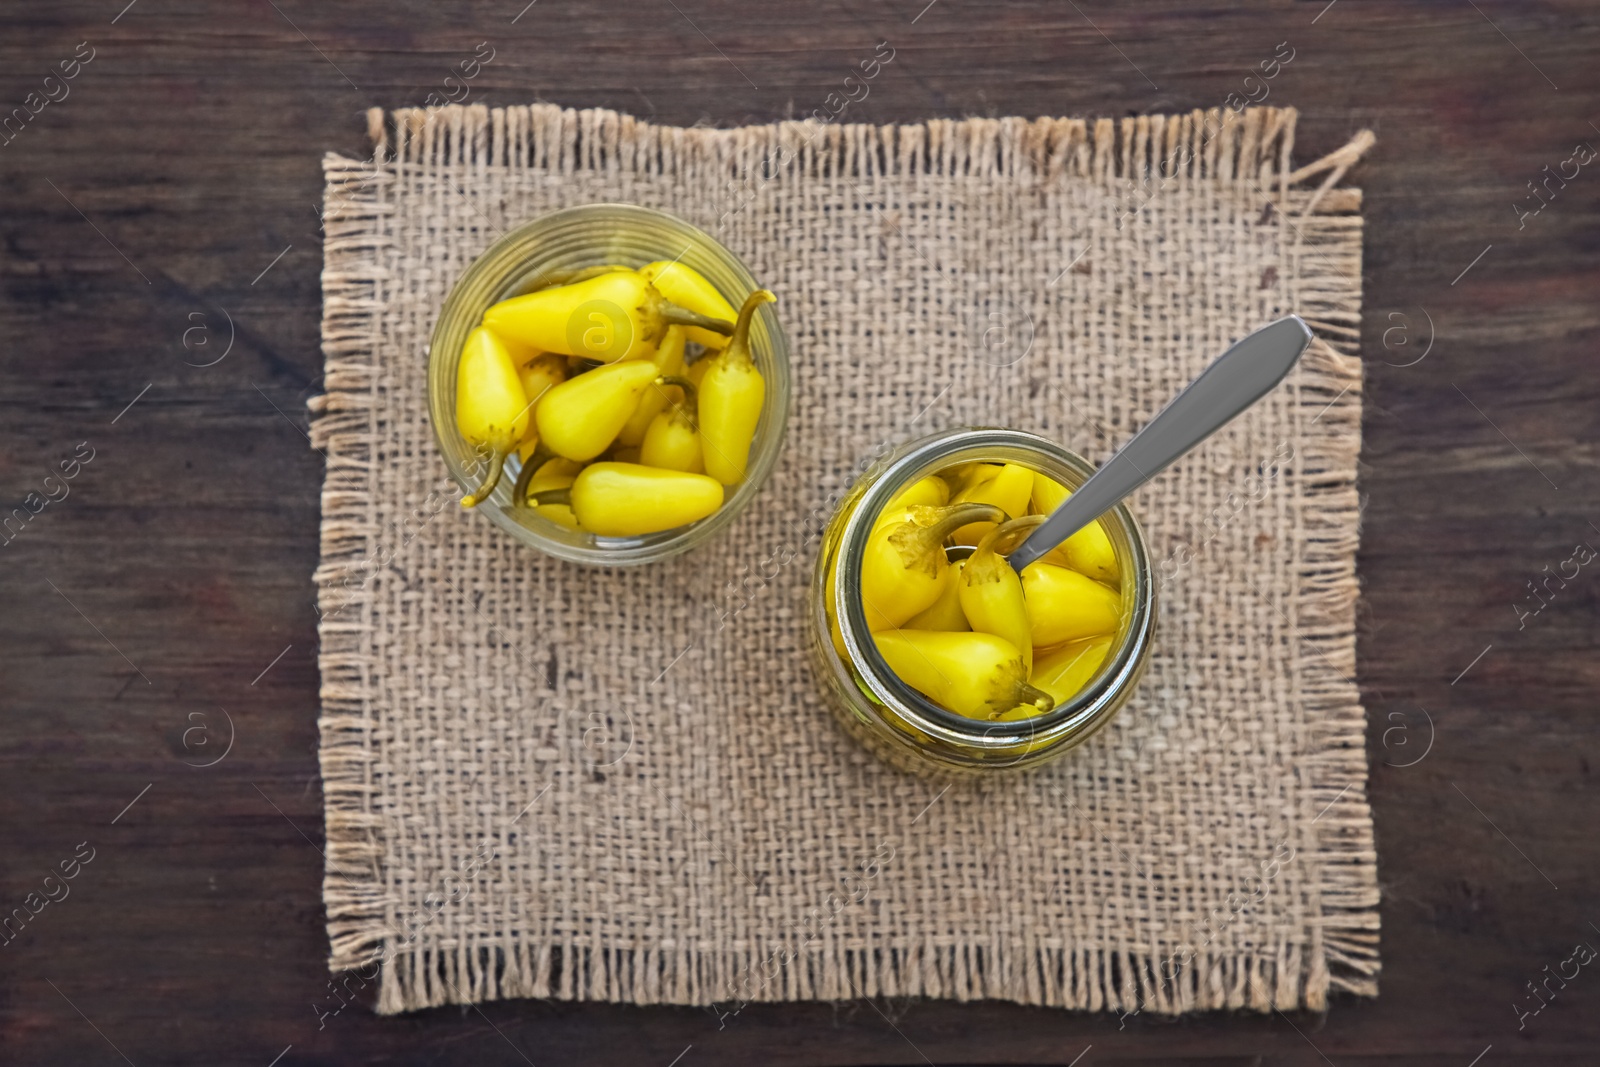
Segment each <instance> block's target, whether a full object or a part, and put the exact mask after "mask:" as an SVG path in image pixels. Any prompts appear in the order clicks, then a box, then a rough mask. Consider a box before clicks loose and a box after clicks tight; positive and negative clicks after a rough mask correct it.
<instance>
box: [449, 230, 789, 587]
mask: <svg viewBox="0 0 1600 1067" xmlns="http://www.w3.org/2000/svg"><path fill="white" fill-rule="evenodd" d="M663 259H665V260H676V261H678V262H680V263H683V264H684V265H686V266H689V267H692V268H694V269H695V270H697V271H699V272H700V273H701V274H703V275H704V276H705V277H706V279H707V280H709V281H710V282H711V284H712V285H714V286H716V287H717V289H718V290H719V291H720V292H721V293H722V295H723V296H724V297H726V298H727V300H728V302H729V303H730V304H732V305H733V306H734V307H735V308H737V307H738V306H739V305H740V304H741V303H743V301H744V298H745V297H746V296H747V295H748V294H749V293H750V292H752V291H753V290H755V289H759V288H760V285H758V284H757V282H756V279H755V278H754V277H753V276H752V275H751V273H750V271H749V269H748V268H746V267H745V265H744V264H743V263H742V262H740V261H739V259H738V258H737V257H736V256H734V254H733V253H731V252H729V251H728V250H727V249H726V248H724V247H723V246H722V245H721V244H719V243H718V242H717V241H715V240H714V239H712V238H711V237H710V236H709V235H708V234H706V233H705V232H704V231H702V230H700V229H698V228H696V227H694V226H691V225H689V224H688V223H686V222H684V221H682V220H681V219H677V218H674V217H673V216H671V215H668V214H666V213H664V212H660V211H654V210H651V209H650V208H643V207H636V206H634V205H631V204H585V205H583V206H581V207H573V208H567V209H565V210H562V211H555V212H552V213H550V214H548V215H543V216H540V217H539V218H536V219H534V220H532V221H531V222H527V223H524V224H523V225H521V226H519V227H517V228H516V229H515V230H513V231H511V232H510V233H508V234H507V235H506V236H504V237H502V238H501V239H500V240H499V241H496V242H495V243H494V244H493V245H492V246H491V247H490V248H489V250H488V251H486V252H484V253H483V255H481V256H479V257H478V259H477V261H476V262H474V263H473V264H472V266H471V267H468V268H467V271H466V273H465V274H463V275H462V276H461V278H460V280H458V281H457V282H456V284H455V287H454V288H453V289H451V290H450V295H449V296H448V297H447V298H446V299H445V302H444V307H443V308H442V309H441V310H440V312H439V319H438V322H437V323H435V325H434V328H433V337H432V339H431V341H430V342H429V345H428V411H429V417H430V418H431V419H432V421H433V435H434V439H435V440H436V441H437V442H438V444H439V451H440V453H442V454H443V456H444V461H445V466H447V467H448V468H449V470H450V476H451V477H452V478H454V479H455V481H456V484H458V485H460V486H461V487H462V491H463V493H466V492H471V491H472V490H473V489H475V488H476V487H477V481H478V476H479V474H480V473H481V472H482V470H483V467H482V462H483V461H482V460H481V459H480V458H479V456H478V454H477V452H476V451H474V449H473V447H472V446H471V445H470V444H468V443H467V441H466V439H465V438H463V437H462V436H461V434H460V432H458V431H457V429H456V419H455V409H456V365H457V363H458V362H459V361H460V359H461V348H462V346H463V345H464V344H465V343H466V340H467V334H468V333H470V332H471V331H472V329H473V327H475V326H477V325H478V324H479V323H480V322H481V321H482V319H483V313H484V311H486V310H487V309H488V308H489V306H490V305H492V304H496V303H498V302H500V301H501V300H505V299H507V298H508V297H511V296H513V295H516V294H517V293H519V292H521V291H525V289H524V287H526V286H528V285H530V283H532V282H533V281H534V280H535V279H537V278H539V277H541V276H543V275H546V274H554V273H555V272H558V271H570V270H576V269H578V268H581V267H588V266H594V265H597V264H601V263H621V264H625V265H627V266H630V267H642V266H644V265H645V264H646V263H651V262H654V261H656V260H663ZM750 353H751V355H752V357H753V358H754V359H755V363H756V366H757V367H758V368H759V369H760V371H761V374H762V377H764V378H765V379H766V385H767V388H766V399H765V400H764V401H763V402H762V407H761V421H760V423H759V424H758V425H757V427H756V435H755V439H754V441H752V442H751V445H750V458H749V462H748V465H747V467H746V475H745V479H744V481H742V482H740V483H739V484H738V485H737V486H731V487H729V492H728V496H727V499H725V500H724V501H723V504H722V507H720V508H718V509H717V511H716V512H715V513H714V514H712V515H709V516H707V517H706V518H704V519H701V520H700V521H699V522H696V523H692V524H690V525H688V526H682V527H679V528H677V529H675V530H663V531H662V532H660V533H653V534H645V535H642V536H638V537H598V536H596V535H594V534H591V533H587V532H585V531H582V530H574V529H571V528H569V527H566V526H562V525H560V524H559V523H555V522H552V521H551V520H549V519H547V518H545V517H544V516H542V515H540V514H538V513H537V512H536V511H534V510H533V509H532V508H521V507H515V506H513V504H512V499H511V490H512V487H513V486H514V485H515V484H516V481H517V476H518V474H519V473H520V472H521V469H522V464H521V461H520V460H519V459H518V458H517V456H516V454H515V453H513V454H512V455H511V456H510V457H509V458H508V459H507V460H506V466H505V473H504V474H503V475H502V476H501V479H500V484H499V485H498V486H496V488H495V491H494V492H493V493H492V494H490V496H489V498H488V499H486V500H484V501H483V502H481V503H480V504H478V506H477V507H476V508H474V509H473V510H474V511H477V512H479V513H481V514H482V515H484V516H486V517H487V518H488V519H489V521H490V522H493V523H494V524H495V525H496V526H498V527H500V528H501V529H502V530H504V531H506V533H508V534H510V535H511V536H512V538H514V539H515V540H517V541H518V542H520V543H522V544H524V545H527V546H528V547H529V548H535V549H538V550H539V551H540V552H544V553H547V554H549V555H552V556H556V557H559V558H561V559H565V560H571V561H573V562H575V563H592V564H599V565H605V566H620V565H628V564H641V563H651V562H654V561H655V560H659V559H666V558H667V557H669V556H675V555H677V554H678V553H680V552H686V551H688V550H689V549H691V548H693V547H695V546H696V545H698V544H701V543H703V542H704V541H706V540H708V539H710V538H711V537H713V536H714V535H715V534H716V533H717V531H719V530H721V529H722V528H723V527H725V526H726V525H727V524H728V523H729V522H731V521H733V518H734V516H736V515H737V514H739V512H740V510H741V509H743V508H744V507H746V506H747V505H748V504H749V503H750V501H751V500H752V499H754V498H755V495H756V494H757V493H758V492H760V490H761V486H762V483H764V482H765V481H766V480H767V477H768V475H770V474H771V473H772V468H773V467H774V465H776V463H777V461H778V454H779V452H780V451H782V448H783V436H784V431H785V428H786V426H787V423H788V419H789V340H788V338H787V337H786V336H785V335H784V332H783V327H782V326H781V325H780V324H779V322H778V316H777V313H776V312H775V311H774V310H773V305H771V304H768V305H765V306H764V307H762V308H761V310H760V311H758V312H757V313H756V316H755V319H754V320H753V321H752V322H751V324H750Z"/></svg>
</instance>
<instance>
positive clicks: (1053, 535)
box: [1007, 315, 1311, 571]
mask: <svg viewBox="0 0 1600 1067" xmlns="http://www.w3.org/2000/svg"><path fill="white" fill-rule="evenodd" d="M1309 344H1311V328H1310V327H1309V326H1307V325H1306V324H1305V322H1303V321H1302V320H1301V318H1300V316H1298V315H1290V316H1289V317H1288V318H1285V319H1279V320H1278V321H1277V322H1273V323H1270V324H1268V325H1266V326H1263V327H1261V329H1259V330H1257V331H1256V332H1255V333H1253V334H1251V335H1250V336H1248V337H1246V338H1245V339H1244V340H1242V341H1240V342H1239V343H1238V344H1236V345H1234V346H1233V347H1232V348H1230V349H1228V350H1227V351H1226V352H1224V353H1223V354H1222V355H1220V356H1218V357H1217V360H1216V362H1214V363H1212V364H1211V366H1209V367H1207V368H1206V369H1205V370H1204V371H1202V372H1201V373H1200V377H1198V378H1196V379H1195V380H1194V381H1192V382H1190V383H1189V384H1188V385H1187V386H1185V387H1184V390H1183V392H1181V393H1179V394H1178V395H1177V396H1175V397H1173V398H1172V402H1171V403H1169V404H1168V405H1167V406H1166V407H1165V408H1162V409H1161V413H1160V414H1158V415H1157V416H1156V417H1155V418H1153V419H1151V420H1150V421H1149V422H1147V423H1145V424H1144V428H1143V429H1141V430H1140V431H1139V432H1138V433H1136V434H1134V435H1133V437H1132V439H1130V440H1129V441H1128V443H1127V444H1125V445H1123V446H1122V448H1121V450H1119V451H1118V452H1117V454H1116V455H1114V456H1112V457H1111V458H1110V459H1108V460H1106V461H1105V463H1103V464H1101V466H1100V469H1099V470H1097V471H1095V472H1094V474H1092V475H1091V476H1090V477H1089V479H1088V480H1087V481H1085V482H1084V483H1083V484H1082V485H1081V486H1079V487H1078V488H1077V489H1076V490H1074V491H1073V494H1072V495H1071V496H1070V497H1068V498H1067V499H1066V502H1065V503H1063V504H1062V505H1061V506H1060V507H1059V508H1056V510H1055V512H1054V513H1053V514H1051V516H1050V517H1049V518H1048V519H1046V520H1045V521H1044V522H1043V523H1042V524H1041V525H1040V526H1039V528H1038V529H1037V530H1035V531H1033V533H1031V534H1029V535H1028V538H1027V540H1025V541H1023V542H1022V544H1020V545H1018V546H1017V547H1016V549H1014V550H1013V551H1012V552H1011V554H1010V555H1009V556H1008V557H1007V559H1009V560H1010V563H1011V566H1012V568H1013V569H1015V570H1017V571H1021V570H1022V568H1024V567H1026V566H1027V565H1028V564H1030V563H1032V562H1033V561H1035V560H1037V559H1038V558H1039V557H1040V556H1042V555H1044V554H1045V553H1046V552H1049V551H1050V550H1051V549H1052V548H1055V547H1056V546H1057V545H1059V544H1060V543H1061V542H1063V541H1065V540H1066V539H1067V538H1069V537H1071V536H1072V535H1073V534H1075V533H1077V532H1078V531H1079V530H1081V529H1083V528H1084V527H1085V526H1087V525H1089V524H1090V523H1091V522H1093V521H1094V520H1095V519H1098V518H1099V517H1100V516H1101V515H1104V514H1105V513H1106V512H1107V511H1110V510H1111V509H1112V508H1114V507H1116V505H1117V503H1118V502H1119V501H1121V500H1122V498H1123V497H1125V496H1127V495H1128V494H1129V493H1131V492H1133V491H1134V490H1135V489H1137V488H1139V487H1140V486H1141V485H1143V484H1144V483H1145V482H1148V481H1149V480H1150V479H1151V478H1153V477H1155V476H1156V475H1157V474H1160V473H1161V472H1162V471H1163V470H1165V469H1166V468H1167V467H1168V466H1169V465H1170V464H1171V463H1172V462H1173V461H1174V460H1176V459H1178V457H1180V456H1182V455H1183V454H1184V453H1186V452H1188V451H1189V450H1190V449H1192V448H1194V447H1195V446H1196V445H1198V444H1199V443H1200V442H1201V441H1204V440H1205V439H1206V438H1208V437H1210V436H1211V435H1212V434H1214V433H1216V432H1217V431H1218V430H1220V429H1222V428H1223V427H1224V426H1226V425H1227V424H1228V423H1230V422H1232V421H1233V419H1234V417H1235V416H1237V415H1239V414H1240V413H1241V412H1243V411H1244V410H1245V409H1246V408H1248V407H1249V406H1250V405H1251V404H1254V403H1255V402H1256V401H1257V400H1260V399H1261V398H1262V397H1263V396H1265V395H1266V394H1267V393H1268V392H1269V391H1270V390H1271V389H1272V387H1273V386H1275V385H1277V384H1278V383H1279V382H1281V381H1283V379H1284V376H1285V375H1287V374H1288V373H1289V371H1290V369H1291V368H1292V367H1294V365H1295V363H1296V362H1297V361H1298V360H1299V359H1300V354H1301V353H1302V352H1304V351H1305V350H1306V347H1307V346H1308V345H1309Z"/></svg>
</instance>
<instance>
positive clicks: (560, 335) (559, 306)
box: [483, 270, 733, 363]
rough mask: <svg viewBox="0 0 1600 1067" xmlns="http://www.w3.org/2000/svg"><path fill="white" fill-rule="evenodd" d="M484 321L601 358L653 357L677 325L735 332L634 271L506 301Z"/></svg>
mask: <svg viewBox="0 0 1600 1067" xmlns="http://www.w3.org/2000/svg"><path fill="white" fill-rule="evenodd" d="M483 324H484V325H485V326H487V327H489V328H490V329H491V330H494V331H496V332H498V333H504V334H505V335H506V336H508V337H513V338H516V339H517V340H519V341H521V342H522V343H524V344H527V345H531V346H532V347H534V348H537V349H538V350H539V351H541V352H559V353H561V354H562V355H567V356H582V357H584V358H586V359H595V360H599V361H600V362H602V363H619V362H621V361H623V360H629V359H645V358H648V357H649V356H650V355H651V354H652V353H653V352H654V351H655V348H656V345H657V344H659V343H660V341H661V339H662V338H663V337H664V336H665V335H666V332H667V327H668V326H672V325H689V324H693V325H696V326H699V327H701V328H703V329H706V330H710V331H711V332H713V333H731V332H732V331H733V324H732V323H731V322H726V321H719V320H716V319H710V318H707V317H706V316H704V315H699V314H696V313H695V312H692V311H688V310H686V309H684V308H681V307H678V306H677V305H676V304H673V303H671V302H670V301H668V300H667V299H666V298H665V297H663V296H662V295H661V293H660V292H659V291H657V289H656V287H655V286H653V285H651V284H650V283H649V282H647V281H645V280H644V278H643V277H642V276H640V274H639V273H638V272H637V271H631V270H628V271H612V272H610V273H607V274H602V275H600V276H599V277H596V278H590V279H588V280H586V281H581V282H574V283H573V284H571V285H559V286H556V287H555V288H553V289H540V290H538V291H537V292H532V293H528V294H527V295H525V296H517V297H512V298H511V299H510V300H502V301H501V302H500V303H498V304H495V305H494V306H493V307H491V308H490V309H489V310H488V311H486V312H484V313H483Z"/></svg>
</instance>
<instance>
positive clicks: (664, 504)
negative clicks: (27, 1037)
mask: <svg viewBox="0 0 1600 1067" xmlns="http://www.w3.org/2000/svg"><path fill="white" fill-rule="evenodd" d="M722 497H723V490H722V483H721V482H719V481H717V480H716V479H715V478H708V477H706V476H705V475H704V474H690V473H687V472H685V471H669V470H661V469H660V468H658V467H645V466H642V465H640V464H637V463H591V464H589V466H587V467H585V468H583V471H582V472H581V473H579V474H578V476H577V477H576V478H575V479H574V480H573V482H572V486H571V487H570V488H567V489H552V490H549V491H547V492H542V493H537V494H535V495H534V497H533V500H534V503H535V504H537V505H539V506H545V505H549V504H568V505H570V506H571V508H572V513H573V515H574V516H576V517H577V520H578V524H579V525H580V526H582V527H583V528H584V529H585V530H588V531H589V532H590V533H592V534H597V535H599V536H601V537H637V536H639V535H641V534H650V533H659V532H661V531H662V530H673V529H677V528H678V527H679V526H687V525H688V524H689V523H691V522H699V521H700V520H701V519H703V518H705V517H706V516H707V515H710V514H711V513H712V512H714V511H716V510H717V509H718V508H720V507H721V506H722Z"/></svg>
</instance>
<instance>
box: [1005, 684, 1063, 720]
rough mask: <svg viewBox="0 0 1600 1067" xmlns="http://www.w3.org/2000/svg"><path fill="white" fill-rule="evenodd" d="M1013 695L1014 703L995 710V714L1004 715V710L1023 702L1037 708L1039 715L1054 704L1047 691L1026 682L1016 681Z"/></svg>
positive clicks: (1018, 705)
mask: <svg viewBox="0 0 1600 1067" xmlns="http://www.w3.org/2000/svg"><path fill="white" fill-rule="evenodd" d="M1014 695H1015V697H1016V703H1015V704H1013V705H1011V707H1008V708H1004V709H1002V710H1001V711H999V712H996V713H995V714H996V715H997V716H998V715H1004V714H1005V713H1006V712H1008V711H1010V710H1011V708H1016V707H1021V706H1022V705H1024V704H1031V705H1033V706H1034V707H1036V708H1038V709H1039V714H1041V715H1043V714H1044V713H1045V712H1047V711H1050V710H1051V709H1052V708H1054V707H1055V706H1056V698H1055V697H1053V696H1051V695H1050V694H1049V693H1046V692H1045V691H1044V690H1043V689H1040V688H1039V687H1038V686H1036V685H1032V684H1030V683H1028V682H1018V683H1017V687H1016V689H1015V691H1014Z"/></svg>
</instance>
